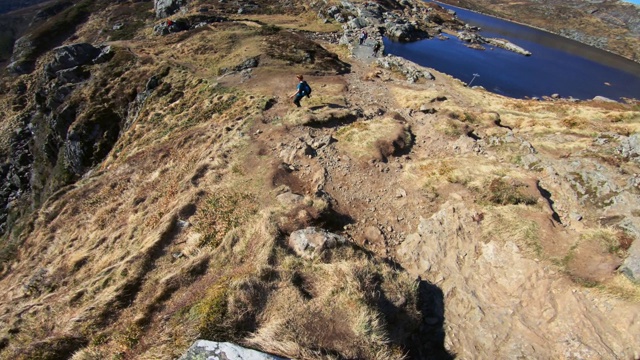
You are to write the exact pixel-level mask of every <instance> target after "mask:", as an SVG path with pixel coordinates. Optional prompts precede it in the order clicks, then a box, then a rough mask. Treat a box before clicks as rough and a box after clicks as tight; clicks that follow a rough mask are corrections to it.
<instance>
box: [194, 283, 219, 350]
mask: <svg viewBox="0 0 640 360" xmlns="http://www.w3.org/2000/svg"><path fill="white" fill-rule="evenodd" d="M227 293H228V286H227V284H226V283H223V284H218V285H215V286H213V287H212V288H210V289H209V291H208V293H207V295H206V297H205V298H204V299H203V300H202V301H200V302H199V303H198V304H196V305H195V306H194V307H193V308H192V309H191V312H190V313H191V315H193V316H196V317H198V318H199V325H198V330H199V332H200V337H201V338H203V339H210V340H217V341H221V340H223V339H224V338H225V336H226V335H225V334H227V329H226V327H225V326H224V319H225V317H226V314H227Z"/></svg>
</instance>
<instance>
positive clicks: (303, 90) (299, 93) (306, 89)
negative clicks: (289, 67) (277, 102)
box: [289, 75, 311, 107]
mask: <svg viewBox="0 0 640 360" xmlns="http://www.w3.org/2000/svg"><path fill="white" fill-rule="evenodd" d="M296 78H297V79H298V87H297V88H296V92H295V93H293V94H291V96H289V98H292V97H294V96H295V98H294V99H293V103H294V104H296V106H297V107H300V100H302V98H303V97H305V96H306V97H311V87H310V86H309V84H307V82H306V81H304V77H303V76H302V75H296Z"/></svg>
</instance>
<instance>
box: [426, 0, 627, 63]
mask: <svg viewBox="0 0 640 360" xmlns="http://www.w3.org/2000/svg"><path fill="white" fill-rule="evenodd" d="M423 2H424V3H430V2H431V3H435V4H438V5H440V6H443V5H446V6H450V7H453V8H456V9H461V10H466V11H470V12H472V13H476V14H479V15H483V16H488V17H491V18H494V19H498V20H503V21H507V22H510V23H513V24H517V25H521V26H526V27H528V28H531V29H535V30H539V31H544V32H546V33H549V34H552V35H556V36H560V37H562V38H564V39H569V40H572V41H575V42H577V43H579V44H582V45H586V46H590V47H592V48H594V49H598V50H602V51H606V52H608V53H610V54H613V55H616V56H619V57H621V58H624V59H627V60H629V61H632V62H634V63H636V64H640V60H634V59H630V58H628V57H626V56H623V55H620V54H618V53H615V52H613V51H611V50H607V49H603V48H601V47H597V46H593V45H590V44H587V43H584V42H582V41H578V40H576V39H572V38H570V37H567V36H564V35H562V34H558V33H556V32H553V31H551V30H548V29H544V28H541V27H538V26H534V25H530V24H525V23H522V22H519V21H515V20H512V19H507V18H504V17H500V16H496V15H491V14H487V13H483V12H481V11H477V10H472V9H467V8H463V7H460V6H456V5H451V4H447V3H443V2H440V1H433V0H429V1H427V0H423ZM630 4H631V5H635V6H637V7H640V5H636V4H633V3H630ZM443 7H444V6H443ZM456 17H457V14H456Z"/></svg>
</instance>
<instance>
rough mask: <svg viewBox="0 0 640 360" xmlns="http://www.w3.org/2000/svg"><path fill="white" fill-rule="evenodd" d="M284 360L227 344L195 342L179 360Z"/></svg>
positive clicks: (204, 341) (206, 341)
mask: <svg viewBox="0 0 640 360" xmlns="http://www.w3.org/2000/svg"><path fill="white" fill-rule="evenodd" d="M205 359H206V360H285V359H284V358H281V357H278V356H274V355H269V354H266V353H263V352H259V351H256V350H251V349H247V348H244V347H242V346H238V345H235V344H232V343H228V342H216V341H208V340H197V341H196V342H195V343H193V345H191V347H190V348H189V350H187V352H186V353H185V354H184V355H182V356H181V357H180V359H179V360H205Z"/></svg>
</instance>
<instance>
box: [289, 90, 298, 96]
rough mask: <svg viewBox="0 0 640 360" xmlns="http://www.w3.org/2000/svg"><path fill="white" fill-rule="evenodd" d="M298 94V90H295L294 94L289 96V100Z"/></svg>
mask: <svg viewBox="0 0 640 360" xmlns="http://www.w3.org/2000/svg"><path fill="white" fill-rule="evenodd" d="M299 92H300V91H299V90H296V92H294V93H293V94H291V96H289V98H292V97H294V96H296V95H298V93H299Z"/></svg>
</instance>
